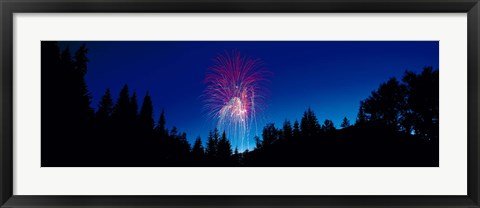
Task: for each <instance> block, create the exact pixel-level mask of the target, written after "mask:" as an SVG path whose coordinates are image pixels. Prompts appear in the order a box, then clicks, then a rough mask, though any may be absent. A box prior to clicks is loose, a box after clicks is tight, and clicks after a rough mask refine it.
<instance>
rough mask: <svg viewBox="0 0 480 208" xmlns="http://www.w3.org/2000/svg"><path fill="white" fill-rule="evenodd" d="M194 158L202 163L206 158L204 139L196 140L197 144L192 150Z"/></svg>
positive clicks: (198, 138)
mask: <svg viewBox="0 0 480 208" xmlns="http://www.w3.org/2000/svg"><path fill="white" fill-rule="evenodd" d="M192 157H193V159H195V160H197V161H202V160H203V159H204V157H205V150H204V148H203V145H202V139H201V138H200V137H197V139H195V143H194V144H193V148H192Z"/></svg>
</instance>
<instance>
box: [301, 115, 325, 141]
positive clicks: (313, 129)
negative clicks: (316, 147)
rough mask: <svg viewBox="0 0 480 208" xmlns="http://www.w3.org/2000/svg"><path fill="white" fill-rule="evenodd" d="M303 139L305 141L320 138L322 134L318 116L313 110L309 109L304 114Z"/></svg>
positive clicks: (302, 121) (302, 122) (302, 124)
mask: <svg viewBox="0 0 480 208" xmlns="http://www.w3.org/2000/svg"><path fill="white" fill-rule="evenodd" d="M300 128H301V133H302V137H303V138H305V139H312V138H315V137H317V136H318V134H319V132H320V124H319V123H318V119H317V116H315V113H314V112H313V110H312V109H311V108H308V109H307V110H306V111H305V112H304V113H303V117H302V120H301V122H300Z"/></svg>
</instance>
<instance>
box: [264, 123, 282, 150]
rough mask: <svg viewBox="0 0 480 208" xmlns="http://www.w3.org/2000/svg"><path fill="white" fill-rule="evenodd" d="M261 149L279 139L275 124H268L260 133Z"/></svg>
mask: <svg viewBox="0 0 480 208" xmlns="http://www.w3.org/2000/svg"><path fill="white" fill-rule="evenodd" d="M262 138H263V140H262V147H267V146H269V145H271V144H272V143H273V142H275V141H277V140H278V139H279V134H278V130H277V128H275V124H273V123H268V124H266V125H265V127H264V128H263V131H262Z"/></svg>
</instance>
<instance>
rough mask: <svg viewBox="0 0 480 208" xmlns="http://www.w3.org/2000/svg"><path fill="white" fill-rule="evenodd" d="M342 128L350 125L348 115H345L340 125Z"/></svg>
mask: <svg viewBox="0 0 480 208" xmlns="http://www.w3.org/2000/svg"><path fill="white" fill-rule="evenodd" d="M340 127H342V128H347V127H350V120H348V119H347V117H343V120H342V124H341V125H340Z"/></svg>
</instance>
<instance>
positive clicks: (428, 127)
mask: <svg viewBox="0 0 480 208" xmlns="http://www.w3.org/2000/svg"><path fill="white" fill-rule="evenodd" d="M403 81H404V82H405V83H406V90H407V94H408V96H407V101H408V108H409V109H410V110H409V111H407V112H405V115H404V116H405V117H406V120H407V121H406V122H404V123H403V126H404V127H405V129H406V131H408V133H410V130H411V129H413V130H414V131H415V134H417V135H419V136H421V137H423V138H427V139H428V138H430V139H434V140H438V128H439V122H438V120H439V119H438V118H439V105H438V103H439V84H438V83H439V73H438V71H433V69H432V67H425V68H424V69H423V71H422V72H421V73H420V74H418V75H417V74H415V73H413V72H409V71H406V72H405V75H404V76H403ZM411 123H413V125H412V126H413V127H411V126H409V124H411Z"/></svg>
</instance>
